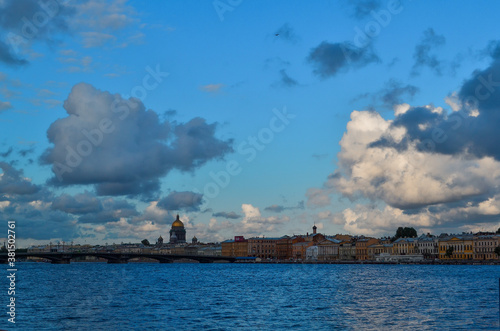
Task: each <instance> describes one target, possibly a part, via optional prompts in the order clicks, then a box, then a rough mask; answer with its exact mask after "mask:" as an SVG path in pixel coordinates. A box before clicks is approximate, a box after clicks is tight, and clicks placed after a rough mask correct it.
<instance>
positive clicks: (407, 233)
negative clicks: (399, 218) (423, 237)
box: [392, 226, 417, 241]
mask: <svg viewBox="0 0 500 331" xmlns="http://www.w3.org/2000/svg"><path fill="white" fill-rule="evenodd" d="M405 237H406V238H416V237H417V230H415V229H414V228H409V227H405V228H403V227H402V226H400V227H399V228H398V229H397V230H396V235H395V236H394V237H392V241H394V240H396V239H398V238H405Z"/></svg>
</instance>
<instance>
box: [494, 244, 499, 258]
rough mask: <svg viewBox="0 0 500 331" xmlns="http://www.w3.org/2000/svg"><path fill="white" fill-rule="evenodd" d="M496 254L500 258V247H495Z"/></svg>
mask: <svg viewBox="0 0 500 331" xmlns="http://www.w3.org/2000/svg"><path fill="white" fill-rule="evenodd" d="M495 254H496V255H497V256H500V246H497V247H495Z"/></svg>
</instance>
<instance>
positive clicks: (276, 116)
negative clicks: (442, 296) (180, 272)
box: [0, 0, 500, 247]
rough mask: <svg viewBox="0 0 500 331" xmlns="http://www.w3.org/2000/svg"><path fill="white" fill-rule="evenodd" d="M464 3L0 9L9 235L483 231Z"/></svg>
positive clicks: (495, 78) (494, 57)
mask: <svg viewBox="0 0 500 331" xmlns="http://www.w3.org/2000/svg"><path fill="white" fill-rule="evenodd" d="M481 4H486V3H482V2H480V3H477V2H475V3H459V4H454V6H449V5H448V4H447V3H445V2H444V1H437V2H433V3H425V4H423V3H419V2H416V1H410V0H408V1H392V0H390V1H373V0H372V1H354V2H350V3H349V4H343V3H340V2H331V1H316V2H312V3H307V4H306V3H302V2H299V1H291V2H290V1H276V2H272V3H268V2H264V1H256V2H248V1H226V0H216V1H209V2H195V1H182V2H181V1H171V2H154V3H153V2H148V3H142V2H139V1H125V0H110V1H106V2H101V1H97V0H88V1H76V2H72V1H55V0H46V1H41V2H38V1H34V0H33V1H32V0H26V1H23V2H16V1H11V0H7V1H3V2H0V8H1V9H2V10H1V13H0V16H1V19H0V26H1V27H2V31H1V32H0V128H1V132H2V136H1V139H0V213H1V218H0V219H2V220H4V221H7V220H8V219H14V220H16V226H17V236H18V237H17V243H18V245H19V246H23V247H25V246H29V245H31V244H38V243H46V242H49V241H53V242H55V241H65V242H70V241H74V242H79V243H84V242H86V243H89V244H102V243H105V242H113V241H116V242H137V241H140V240H142V239H144V238H158V236H159V235H163V236H164V237H165V234H166V233H167V231H168V229H170V225H171V224H172V222H173V221H174V220H175V217H176V215H177V214H179V215H180V220H181V221H182V222H183V223H184V225H185V228H186V231H187V233H188V238H186V240H187V241H190V240H191V238H192V237H193V236H196V237H197V238H198V239H199V240H200V241H203V242H221V241H223V240H225V239H229V238H232V237H234V236H239V235H242V236H245V237H256V236H262V235H266V236H281V235H283V234H292V233H305V232H304V231H303V229H309V228H310V227H311V226H312V224H315V225H316V226H317V227H318V232H322V233H329V234H330V233H331V234H336V233H349V234H352V235H365V236H373V237H381V236H388V235H393V234H394V231H395V229H397V228H398V227H400V226H403V227H406V226H408V227H414V228H415V229H416V230H417V232H418V233H419V234H421V233H427V232H430V233H434V234H439V233H442V232H445V233H450V232H455V233H460V232H478V231H496V229H498V228H499V227H500V222H499V216H500V185H499V184H500V162H499V160H500V149H499V147H497V145H496V140H497V138H498V135H499V134H498V133H497V130H496V127H497V126H498V125H497V124H499V123H498V118H499V117H498V112H499V111H500V110H499V106H500V91H499V90H498V87H499V86H500V62H499V61H500V43H498V40H499V38H498V36H497V34H496V33H495V31H494V29H490V28H489V27H492V26H495V25H494V24H495V23H496V16H495V15H494V13H495V9H494V8H496V7H498V6H500V5H498V4H496V3H488V7H487V8H488V9H490V8H491V9H490V10H488V11H486V10H485V9H484V8H486V7H482V6H481ZM465 15H466V16H465ZM471 27H474V28H471ZM5 223H6V222H5ZM453 230H454V231H453ZM5 233H6V231H5ZM0 237H1V238H3V239H2V240H3V241H5V235H4V236H0Z"/></svg>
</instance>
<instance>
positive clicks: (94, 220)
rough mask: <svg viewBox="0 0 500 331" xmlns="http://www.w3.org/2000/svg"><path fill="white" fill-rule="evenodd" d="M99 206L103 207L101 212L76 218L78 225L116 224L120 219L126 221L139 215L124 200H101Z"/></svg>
mask: <svg viewBox="0 0 500 331" xmlns="http://www.w3.org/2000/svg"><path fill="white" fill-rule="evenodd" d="M101 204H102V206H103V209H102V210H101V211H98V212H96V213H88V214H83V215H82V216H80V217H79V218H78V221H79V222H80V223H91V224H105V223H109V222H118V221H119V220H120V219H121V218H127V219H128V218H131V217H134V216H138V215H139V213H138V212H137V210H136V209H135V207H134V206H132V205H131V204H129V203H128V202H127V201H125V200H115V199H112V198H107V199H104V200H101Z"/></svg>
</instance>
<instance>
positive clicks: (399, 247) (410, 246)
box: [393, 238, 417, 255]
mask: <svg viewBox="0 0 500 331" xmlns="http://www.w3.org/2000/svg"><path fill="white" fill-rule="evenodd" d="M415 246H417V240H416V239H415V238H398V239H396V241H394V243H393V253H394V255H411V254H415V253H416V250H415Z"/></svg>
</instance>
